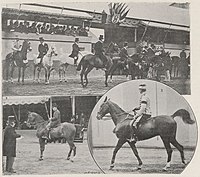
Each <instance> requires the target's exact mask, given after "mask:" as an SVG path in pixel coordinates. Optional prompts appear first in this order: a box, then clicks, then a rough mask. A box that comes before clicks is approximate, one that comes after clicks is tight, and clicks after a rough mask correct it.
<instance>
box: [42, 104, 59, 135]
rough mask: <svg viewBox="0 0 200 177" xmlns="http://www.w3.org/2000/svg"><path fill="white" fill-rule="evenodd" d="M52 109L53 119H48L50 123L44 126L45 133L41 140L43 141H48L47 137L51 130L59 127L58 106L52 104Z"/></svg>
mask: <svg viewBox="0 0 200 177" xmlns="http://www.w3.org/2000/svg"><path fill="white" fill-rule="evenodd" d="M52 109H53V111H54V113H53V117H52V118H50V119H49V120H50V121H49V123H48V124H47V126H46V130H47V131H45V132H44V136H42V138H44V139H49V136H48V135H49V132H50V130H51V129H52V128H56V127H58V126H60V125H61V116H60V111H59V110H58V106H57V104H56V103H53V106H52Z"/></svg>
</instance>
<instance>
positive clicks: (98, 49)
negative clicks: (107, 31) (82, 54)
mask: <svg viewBox="0 0 200 177" xmlns="http://www.w3.org/2000/svg"><path fill="white" fill-rule="evenodd" d="M94 50H95V55H96V56H98V57H99V58H100V59H101V61H102V62H103V65H104V67H106V65H107V62H108V60H107V57H106V56H105V55H104V49H103V35H100V36H99V41H98V42H97V43H95V46H94Z"/></svg>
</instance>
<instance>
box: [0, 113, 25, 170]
mask: <svg viewBox="0 0 200 177" xmlns="http://www.w3.org/2000/svg"><path fill="white" fill-rule="evenodd" d="M14 127H15V117H14V116H8V121H7V126H6V128H5V130H4V139H3V156H6V171H7V172H10V173H16V172H15V171H14V170H13V163H14V159H15V157H16V138H19V137H21V135H19V134H17V133H16V132H15V128H14Z"/></svg>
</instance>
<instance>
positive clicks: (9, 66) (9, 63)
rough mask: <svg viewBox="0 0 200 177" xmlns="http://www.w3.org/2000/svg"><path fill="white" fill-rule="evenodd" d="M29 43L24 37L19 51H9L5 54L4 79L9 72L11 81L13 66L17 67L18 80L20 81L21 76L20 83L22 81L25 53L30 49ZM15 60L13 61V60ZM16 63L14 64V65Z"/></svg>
mask: <svg viewBox="0 0 200 177" xmlns="http://www.w3.org/2000/svg"><path fill="white" fill-rule="evenodd" d="M31 50H32V48H31V45H30V42H29V41H28V40H27V39H25V40H24V42H23V44H22V49H21V51H19V52H17V53H16V54H15V55H14V58H13V54H12V53H9V54H7V55H6V59H5V70H6V80H7V81H8V80H9V74H10V81H11V82H13V73H14V70H15V67H18V82H20V79H21V76H22V83H24V73H25V70H26V67H27V61H28V60H27V53H28V51H31ZM14 60H15V62H14ZM15 63H16V66H15Z"/></svg>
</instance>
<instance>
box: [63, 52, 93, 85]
mask: <svg viewBox="0 0 200 177" xmlns="http://www.w3.org/2000/svg"><path fill="white" fill-rule="evenodd" d="M87 54H92V53H91V52H88V51H81V52H79V54H78V60H77V65H78V64H79V62H80V61H81V59H82V58H83V56H85V55H87ZM69 55H70V54H64V55H62V56H61V57H59V58H60V66H59V80H60V82H67V80H66V77H65V76H66V71H67V67H68V66H69V65H72V66H76V65H75V64H74V59H73V58H71V57H69Z"/></svg>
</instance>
